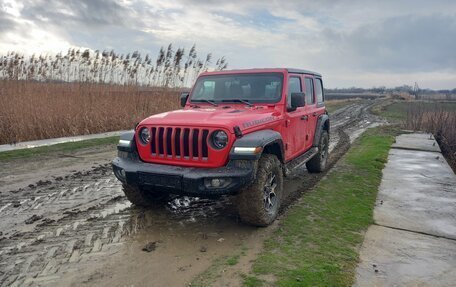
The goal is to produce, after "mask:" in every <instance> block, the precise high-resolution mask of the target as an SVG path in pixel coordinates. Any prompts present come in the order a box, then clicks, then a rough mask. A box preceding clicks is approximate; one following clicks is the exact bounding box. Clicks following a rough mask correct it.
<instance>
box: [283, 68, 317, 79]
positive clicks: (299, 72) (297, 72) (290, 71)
mask: <svg viewBox="0 0 456 287" xmlns="http://www.w3.org/2000/svg"><path fill="white" fill-rule="evenodd" d="M285 69H286V70H287V71H288V73H296V74H311V75H314V76H318V77H321V74H320V73H317V72H313V71H309V70H303V69H295V68H285Z"/></svg>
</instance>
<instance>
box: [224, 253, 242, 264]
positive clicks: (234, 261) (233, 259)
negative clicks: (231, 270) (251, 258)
mask: <svg viewBox="0 0 456 287" xmlns="http://www.w3.org/2000/svg"><path fill="white" fill-rule="evenodd" d="M238 262H239V255H235V256H232V257H230V258H228V259H227V260H226V264H227V265H229V266H234V265H236V264H238Z"/></svg>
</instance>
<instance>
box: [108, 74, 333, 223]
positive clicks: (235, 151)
mask: <svg viewBox="0 0 456 287" xmlns="http://www.w3.org/2000/svg"><path fill="white" fill-rule="evenodd" d="M181 105H182V107H183V109H181V110H176V111H171V112H166V113H162V114H157V115H153V116H150V117H148V118H146V119H144V120H143V121H142V122H140V123H139V124H138V125H137V126H136V128H135V130H134V131H132V132H129V133H125V134H123V135H121V137H120V141H119V144H118V146H117V148H118V157H117V158H115V159H114V161H113V169H114V174H115V175H116V177H117V178H118V179H119V180H120V181H121V182H122V183H123V190H124V192H125V194H126V196H127V198H128V199H129V200H130V201H131V202H132V203H134V204H136V205H141V206H147V205H151V204H152V203H154V202H158V201H161V200H163V199H166V198H167V197H168V196H169V195H170V194H183V195H190V196H198V197H212V198H213V197H219V196H222V195H236V197H237V207H238V210H239V215H240V217H241V219H242V220H243V221H244V222H247V223H250V224H253V225H258V226H266V225H268V224H270V223H271V222H273V221H274V219H275V218H276V217H277V214H278V211H279V208H280V203H281V201H282V199H283V177H284V176H287V175H288V174H289V172H290V171H292V170H293V169H294V168H297V167H300V166H302V165H304V164H306V166H307V169H308V171H309V172H321V171H323V170H324V169H325V166H326V160H327V157H328V142H329V117H328V113H327V111H326V108H325V104H324V93H323V82H322V78H321V75H320V74H318V73H315V72H311V71H306V70H299V69H285V68H282V69H250V70H232V71H218V72H206V73H203V74H201V75H200V76H199V77H198V79H197V80H196V83H195V85H194V86H193V88H192V89H191V91H190V93H183V94H182V95H181Z"/></svg>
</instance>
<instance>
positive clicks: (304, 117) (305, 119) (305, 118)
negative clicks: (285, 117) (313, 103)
mask: <svg viewBox="0 0 456 287" xmlns="http://www.w3.org/2000/svg"><path fill="white" fill-rule="evenodd" d="M308 119H309V117H308V116H302V117H301V120H303V121H307V120H308Z"/></svg>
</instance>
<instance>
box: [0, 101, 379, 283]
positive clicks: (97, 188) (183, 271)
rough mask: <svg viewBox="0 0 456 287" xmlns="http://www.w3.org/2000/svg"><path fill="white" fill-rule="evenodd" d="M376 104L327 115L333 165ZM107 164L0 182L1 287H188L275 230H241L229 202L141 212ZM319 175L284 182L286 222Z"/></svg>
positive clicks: (185, 202) (302, 174) (176, 204)
mask: <svg viewBox="0 0 456 287" xmlns="http://www.w3.org/2000/svg"><path fill="white" fill-rule="evenodd" d="M374 104H375V102H374V101H366V102H361V103H354V104H352V105H349V106H346V107H344V108H342V109H340V110H338V111H336V112H335V113H334V114H332V115H331V121H332V122H331V123H332V127H333V129H332V131H331V139H330V141H331V142H330V148H331V150H332V152H331V157H330V166H332V165H333V164H334V163H335V162H336V161H337V159H338V158H340V156H342V155H343V154H344V153H345V151H346V150H347V149H348V147H349V145H350V140H351V139H352V138H354V137H355V136H357V135H359V134H360V131H362V130H364V129H366V128H368V127H370V126H372V125H374V124H378V123H380V122H381V120H380V119H379V118H377V117H375V116H373V115H371V114H370V113H369V112H368V109H369V107H371V106H372V105H374ZM55 160H56V161H58V160H59V159H58V158H57V159H55ZM109 160H110V158H106V160H105V162H104V163H102V164H99V165H97V166H95V167H94V168H93V167H92V164H93V163H87V166H86V169H81V170H76V171H74V172H72V173H68V174H67V175H65V176H60V175H59V176H53V175H52V170H50V174H49V175H48V176H47V177H46V179H43V180H41V181H38V182H36V183H34V184H31V185H30V186H24V187H21V188H16V187H17V181H14V185H13V184H12V185H11V186H14V187H15V188H16V189H13V190H7V185H8V180H2V184H4V186H3V187H2V192H1V193H0V216H1V217H2V220H1V221H0V286H81V285H86V286H93V285H99V286H107V285H110V286H124V285H128V286H131V285H134V286H144V285H147V286H186V285H187V284H188V283H190V282H191V281H192V279H193V278H194V277H195V276H197V275H198V274H200V273H201V272H203V271H205V270H206V269H207V268H209V267H210V266H211V265H213V264H214V262H215V261H217V260H219V258H225V257H227V256H228V257H229V256H233V255H234V254H236V252H238V251H239V250H248V249H252V250H253V249H259V248H261V243H262V242H263V240H264V238H265V237H266V236H267V234H268V232H270V230H273V228H275V227H274V226H277V224H279V223H275V224H274V225H273V226H271V227H268V228H255V227H251V226H247V225H244V224H242V223H240V222H239V219H238V217H237V215H236V208H235V206H234V204H233V200H232V198H229V197H226V198H223V199H221V200H208V199H202V198H192V197H175V198H173V199H172V200H170V201H169V202H167V203H166V204H163V205H160V206H159V205H157V206H154V207H152V208H148V209H143V208H137V207H135V206H132V205H131V204H130V203H129V202H128V201H127V200H126V198H125V197H124V196H123V193H122V190H121V185H120V184H119V182H118V181H117V180H116V179H115V177H114V175H113V174H112V172H111V168H110V165H109ZM24 168H26V167H24ZM56 171H58V165H56ZM56 174H57V172H56ZM322 176H323V175H322V174H318V175H315V174H308V173H307V171H306V170H305V169H301V170H298V171H296V172H295V173H293V174H292V175H291V176H290V177H288V178H287V179H286V180H285V184H284V187H285V192H286V200H285V203H284V206H283V208H282V213H284V212H285V211H286V209H287V207H288V206H289V205H290V204H291V203H292V202H293V201H294V200H296V199H297V198H298V197H300V195H301V194H302V192H305V191H306V190H308V189H310V188H311V187H312V186H314V185H315V184H316V183H317V182H318V180H319V179H320V178H321V177H322ZM5 178H7V177H5ZM12 182H13V181H12ZM3 190H6V191H3ZM278 222H280V218H279V220H278ZM143 249H144V250H143ZM247 253H248V254H251V255H250V256H252V257H253V256H254V255H255V254H254V253H249V252H247ZM248 257H249V256H247V258H248ZM248 259H249V260H250V259H253V258H248ZM247 263H248V262H247ZM145 282H147V283H145Z"/></svg>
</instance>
